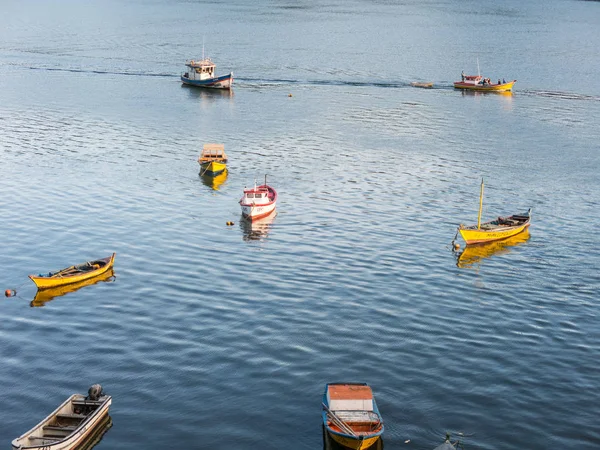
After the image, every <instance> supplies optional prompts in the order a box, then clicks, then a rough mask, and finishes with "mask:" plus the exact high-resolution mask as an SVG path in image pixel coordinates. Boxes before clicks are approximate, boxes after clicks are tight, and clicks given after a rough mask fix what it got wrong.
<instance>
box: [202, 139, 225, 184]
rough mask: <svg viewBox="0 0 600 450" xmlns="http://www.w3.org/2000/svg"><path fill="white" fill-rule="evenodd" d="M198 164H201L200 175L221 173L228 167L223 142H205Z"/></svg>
mask: <svg viewBox="0 0 600 450" xmlns="http://www.w3.org/2000/svg"><path fill="white" fill-rule="evenodd" d="M198 164H200V175H210V176H215V175H219V174H220V173H222V172H223V171H224V170H225V169H227V155H226V154H225V146H224V145H223V144H204V147H203V149H202V154H201V155H200V157H199V158H198Z"/></svg>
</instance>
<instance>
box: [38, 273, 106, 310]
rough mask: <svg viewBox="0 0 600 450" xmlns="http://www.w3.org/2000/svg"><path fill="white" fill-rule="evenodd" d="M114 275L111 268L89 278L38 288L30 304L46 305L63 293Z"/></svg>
mask: <svg viewBox="0 0 600 450" xmlns="http://www.w3.org/2000/svg"><path fill="white" fill-rule="evenodd" d="M112 276H114V272H113V270H112V269H110V270H109V271H108V272H104V273H101V274H100V275H97V276H95V277H94V278H90V279H89V280H83V281H79V282H77V283H71V284H66V285H64V286H57V287H53V288H47V289H43V290H38V291H37V293H36V294H35V297H34V298H33V300H32V301H31V305H30V306H44V304H45V303H46V302H49V301H50V300H52V299H54V298H56V297H61V296H63V295H67V294H70V293H71V292H75V291H78V290H79V289H81V288H83V287H85V286H91V285H92V284H96V283H100V282H101V281H107V280H109V279H110V278H111V277H112Z"/></svg>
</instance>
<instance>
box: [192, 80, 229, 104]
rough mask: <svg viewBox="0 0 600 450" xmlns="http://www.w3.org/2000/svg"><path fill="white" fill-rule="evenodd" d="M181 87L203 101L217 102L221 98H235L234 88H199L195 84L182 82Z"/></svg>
mask: <svg viewBox="0 0 600 450" xmlns="http://www.w3.org/2000/svg"><path fill="white" fill-rule="evenodd" d="M181 89H186V90H187V91H188V93H189V96H190V97H191V98H194V99H200V100H201V101H203V102H216V101H219V100H221V99H223V100H225V99H228V100H233V89H198V88H197V87H195V86H188V85H187V84H182V85H181Z"/></svg>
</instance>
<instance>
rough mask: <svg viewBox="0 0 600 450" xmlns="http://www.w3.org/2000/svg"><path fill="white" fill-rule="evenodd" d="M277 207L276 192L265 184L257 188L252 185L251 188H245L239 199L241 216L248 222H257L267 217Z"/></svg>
mask: <svg viewBox="0 0 600 450" xmlns="http://www.w3.org/2000/svg"><path fill="white" fill-rule="evenodd" d="M276 205H277V192H276V191H275V189H273V188H272V187H271V186H269V185H267V179H266V177H265V184H262V185H260V186H257V185H256V183H254V187H253V188H245V189H244V195H243V196H242V198H241V199H240V206H241V207H242V216H244V218H245V219H248V220H257V219H261V218H263V217H267V216H268V215H269V214H271V213H272V212H273V211H275V207H276Z"/></svg>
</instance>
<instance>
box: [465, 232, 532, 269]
mask: <svg viewBox="0 0 600 450" xmlns="http://www.w3.org/2000/svg"><path fill="white" fill-rule="evenodd" d="M528 239H529V229H528V228H526V229H525V230H523V231H522V232H521V233H519V234H516V235H514V236H511V237H509V238H507V239H504V240H501V241H492V242H488V243H486V244H479V245H467V246H466V247H465V249H464V250H463V251H462V252H460V254H459V255H458V257H457V260H456V265H457V266H458V267H461V268H465V267H469V266H472V265H474V264H477V263H479V262H481V261H482V260H483V259H486V258H490V257H492V256H494V255H501V254H503V253H508V252H510V248H511V247H516V246H517V245H521V244H523V243H524V242H527V240H528Z"/></svg>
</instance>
